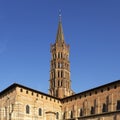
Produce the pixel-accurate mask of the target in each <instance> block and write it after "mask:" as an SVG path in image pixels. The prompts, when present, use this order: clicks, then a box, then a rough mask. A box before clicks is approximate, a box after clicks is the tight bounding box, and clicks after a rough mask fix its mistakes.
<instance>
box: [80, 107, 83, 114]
mask: <svg viewBox="0 0 120 120" xmlns="http://www.w3.org/2000/svg"><path fill="white" fill-rule="evenodd" d="M80 116H83V110H82V108H81V109H80Z"/></svg>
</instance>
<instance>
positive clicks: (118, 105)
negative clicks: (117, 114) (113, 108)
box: [117, 100, 120, 110]
mask: <svg viewBox="0 0 120 120" xmlns="http://www.w3.org/2000/svg"><path fill="white" fill-rule="evenodd" d="M117 110H120V100H118V101H117Z"/></svg>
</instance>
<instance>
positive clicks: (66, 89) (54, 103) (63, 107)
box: [0, 19, 120, 120]
mask: <svg viewBox="0 0 120 120" xmlns="http://www.w3.org/2000/svg"><path fill="white" fill-rule="evenodd" d="M69 49H70V47H69V45H67V44H66V42H65V40H64V34H63V29H62V22H61V19H59V24H58V31H57V36H56V41H55V43H54V44H53V45H51V64H50V80H49V82H50V87H49V94H46V93H43V92H41V91H37V90H34V89H32V88H29V87H26V86H23V85H20V84H16V83H14V84H12V85H11V86H9V87H8V88H6V89H4V90H3V91H1V92H0V120H120V80H117V81H114V82H112V83H108V84H106V85H102V86H99V87H96V88H93V89H90V90H87V91H84V92H81V93H77V94H75V93H74V92H73V90H72V89H71V79H70V61H69Z"/></svg>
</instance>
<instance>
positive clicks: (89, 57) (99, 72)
mask: <svg viewBox="0 0 120 120" xmlns="http://www.w3.org/2000/svg"><path fill="white" fill-rule="evenodd" d="M59 9H61V10H62V24H63V30H64V36H65V40H66V42H67V43H68V44H70V62H71V80H72V89H73V90H74V91H75V92H76V93H78V92H81V91H84V90H88V89H90V88H93V87H97V86H100V85H103V84H106V83H109V82H112V81H115V80H118V79H120V1H119V0H0V91H1V90H3V89H4V88H6V87H8V86H9V85H11V84H13V83H14V82H16V83H19V84H22V85H25V86H28V87H31V88H33V89H36V90H40V91H43V92H46V93H47V92H48V88H49V71H50V44H51V43H54V42H55V38H56V32H57V27H58V11H59Z"/></svg>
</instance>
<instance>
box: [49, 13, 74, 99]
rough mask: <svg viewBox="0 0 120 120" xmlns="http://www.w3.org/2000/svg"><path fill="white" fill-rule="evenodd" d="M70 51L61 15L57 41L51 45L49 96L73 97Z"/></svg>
mask: <svg viewBox="0 0 120 120" xmlns="http://www.w3.org/2000/svg"><path fill="white" fill-rule="evenodd" d="M69 51H70V47H69V45H67V44H66V43H65V40H64V34H63V29H62V21H61V14H60V15H59V23H58V30H57V36H56V41H55V43H54V44H52V45H51V51H50V52H51V66H50V88H49V94H50V95H52V96H54V97H58V98H64V97H67V96H70V95H73V91H72V90H71V80H70V62H69Z"/></svg>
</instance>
